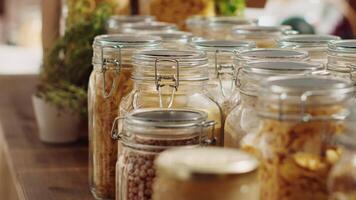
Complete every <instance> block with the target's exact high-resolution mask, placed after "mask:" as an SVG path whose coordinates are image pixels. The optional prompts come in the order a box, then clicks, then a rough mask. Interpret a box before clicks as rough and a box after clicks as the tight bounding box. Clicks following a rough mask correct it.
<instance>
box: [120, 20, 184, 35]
mask: <svg viewBox="0 0 356 200" xmlns="http://www.w3.org/2000/svg"><path fill="white" fill-rule="evenodd" d="M177 30H178V28H177V26H176V25H175V24H171V23H166V22H140V23H127V24H123V26H122V33H128V34H132V33H134V34H137V33H139V32H155V31H165V32H171V31H177Z"/></svg>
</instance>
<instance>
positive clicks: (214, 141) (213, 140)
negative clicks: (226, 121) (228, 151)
mask: <svg viewBox="0 0 356 200" xmlns="http://www.w3.org/2000/svg"><path fill="white" fill-rule="evenodd" d="M215 125H216V122H215V121H213V120H211V121H206V122H203V124H202V125H201V127H202V132H201V133H202V134H203V133H204V132H205V130H204V129H206V128H210V127H211V137H208V138H201V141H202V144H203V145H216V144H217V141H218V139H217V137H216V135H215Z"/></svg>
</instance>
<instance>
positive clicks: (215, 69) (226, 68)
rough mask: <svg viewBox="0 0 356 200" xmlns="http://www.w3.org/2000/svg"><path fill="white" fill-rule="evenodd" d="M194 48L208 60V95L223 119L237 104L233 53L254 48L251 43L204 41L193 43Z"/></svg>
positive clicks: (254, 45)
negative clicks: (204, 53)
mask: <svg viewBox="0 0 356 200" xmlns="http://www.w3.org/2000/svg"><path fill="white" fill-rule="evenodd" d="M193 44H194V48H196V49H198V50H202V51H205V52H206V53H207V55H208V60H209V77H210V78H209V83H208V92H209V95H210V96H211V97H212V98H213V99H214V100H215V101H216V102H218V103H219V105H220V107H221V109H222V111H223V114H224V117H225V116H226V114H227V113H229V111H231V109H232V108H233V107H234V106H235V105H236V104H237V101H238V96H236V93H235V92H236V87H235V77H236V71H237V68H236V66H235V63H234V58H235V53H236V52H239V51H243V50H250V49H253V48H255V47H256V44H255V43H254V42H252V41H231V40H206V41H204V40H203V41H197V42H194V43H193Z"/></svg>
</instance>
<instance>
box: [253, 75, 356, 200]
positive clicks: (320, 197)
mask: <svg viewBox="0 0 356 200" xmlns="http://www.w3.org/2000/svg"><path fill="white" fill-rule="evenodd" d="M353 96H354V95H353V85H352V84H351V83H350V82H348V81H345V80H342V79H335V78H323V77H313V76H308V77H292V78H291V77H283V78H280V77H279V78H271V79H269V80H268V81H267V82H265V84H264V87H263V88H262V89H261V90H260V92H259V96H258V106H257V111H258V115H259V116H260V118H261V125H260V130H259V133H258V134H259V135H258V136H257V137H256V138H257V141H258V148H259V153H260V158H261V168H260V177H259V178H260V183H261V196H263V199H265V200H280V199H283V200H301V199H303V200H327V199H328V190H327V178H328V175H329V173H330V170H331V168H332V166H333V165H334V164H335V162H336V161H337V160H338V159H339V156H340V154H339V152H338V150H337V147H336V145H335V143H334V142H333V140H332V138H333V137H334V136H335V135H337V134H341V133H342V132H343V131H344V125H345V124H344V122H345V121H344V119H345V117H346V116H347V113H348V111H347V110H348V107H349V104H350V103H351V102H352V100H353Z"/></svg>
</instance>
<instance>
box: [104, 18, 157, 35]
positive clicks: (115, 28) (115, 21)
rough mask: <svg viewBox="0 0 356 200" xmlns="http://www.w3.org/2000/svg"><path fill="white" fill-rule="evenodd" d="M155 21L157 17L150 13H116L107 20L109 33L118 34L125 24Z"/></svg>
mask: <svg viewBox="0 0 356 200" xmlns="http://www.w3.org/2000/svg"><path fill="white" fill-rule="evenodd" d="M153 21H155V17H154V16H150V15H114V16H111V17H110V18H109V19H108V21H107V22H106V30H107V32H108V33H109V34H117V33H121V32H122V28H123V26H124V25H125V24H134V23H141V22H146V23H148V22H153Z"/></svg>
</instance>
